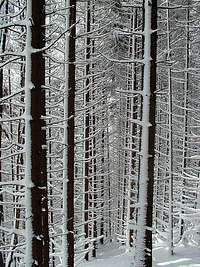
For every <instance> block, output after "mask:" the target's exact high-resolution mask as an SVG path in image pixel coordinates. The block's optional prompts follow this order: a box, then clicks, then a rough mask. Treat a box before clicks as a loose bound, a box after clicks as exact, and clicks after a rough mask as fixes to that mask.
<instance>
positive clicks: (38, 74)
mask: <svg viewBox="0 0 200 267" xmlns="http://www.w3.org/2000/svg"><path fill="white" fill-rule="evenodd" d="M31 11H32V23H31V34H32V40H31V46H32V48H33V49H41V48H43V47H44V46H45V28H44V25H45V0H32V10H31ZM31 82H32V84H33V88H32V89H30V88H29V89H27V88H26V90H30V97H31V99H30V105H31V110H30V113H31V119H30V135H31V151H26V153H27V154H29V153H30V154H31V155H30V157H31V165H32V166H31V180H32V183H33V187H32V188H31V209H32V229H33V234H32V259H33V263H32V266H41V267H47V266H49V233H48V200H47V161H46V130H45V121H44V120H43V118H42V117H44V116H45V91H44V90H43V89H42V86H43V85H44V84H45V59H44V57H43V53H42V52H38V53H32V54H31ZM28 86H30V85H28ZM25 101H28V100H27V99H26V100H25ZM30 234H31V233H30Z"/></svg>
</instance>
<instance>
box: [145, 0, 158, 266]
mask: <svg viewBox="0 0 200 267" xmlns="http://www.w3.org/2000/svg"><path fill="white" fill-rule="evenodd" d="M151 29H152V30H156V29H157V0H152V12H151ZM156 56H157V32H153V33H152V35H151V58H152V61H151V80H150V91H151V97H150V112H149V114H150V115H149V122H150V124H151V125H152V126H151V127H149V155H151V157H149V161H148V177H149V180H148V188H147V192H148V193H147V216H146V225H147V229H146V241H145V242H146V249H147V250H148V252H147V253H146V254H145V266H148V267H150V266H152V223H153V222H152V221H153V185H154V156H155V151H154V149H155V112H156V94H155V91H156Z"/></svg>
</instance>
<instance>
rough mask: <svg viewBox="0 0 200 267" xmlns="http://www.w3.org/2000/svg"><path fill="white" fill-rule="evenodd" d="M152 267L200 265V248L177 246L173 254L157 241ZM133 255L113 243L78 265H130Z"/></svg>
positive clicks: (199, 266)
mask: <svg viewBox="0 0 200 267" xmlns="http://www.w3.org/2000/svg"><path fill="white" fill-rule="evenodd" d="M153 259H154V261H153V267H200V248H196V247H184V246H182V245H181V246H178V247H176V248H175V252H174V255H173V256H170V255H169V251H168V249H167V248H166V245H165V244H164V243H157V244H156V245H155V247H154V250H153ZM132 262H133V255H131V253H127V252H126V251H125V247H124V246H119V244H116V243H113V244H112V245H109V246H105V247H102V248H101V249H99V250H98V254H97V258H96V259H95V260H91V261H90V262H87V263H82V264H81V265H80V267H132V266H134V265H133V264H132Z"/></svg>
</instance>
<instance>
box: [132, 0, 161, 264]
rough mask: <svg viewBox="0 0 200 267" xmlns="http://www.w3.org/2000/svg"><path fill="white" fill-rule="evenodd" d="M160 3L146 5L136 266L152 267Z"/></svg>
mask: <svg viewBox="0 0 200 267" xmlns="http://www.w3.org/2000/svg"><path fill="white" fill-rule="evenodd" d="M156 29H157V1H156V0H154V1H152V2H151V3H150V2H149V1H148V0H145V1H144V73H143V101H142V134H141V166H140V168H141V169H140V180H139V211H138V221H137V241H136V257H135V263H136V265H137V266H138V267H139V266H148V267H149V266H152V221H153V220H152V215H153V182H154V144H155V107H156V102H155V100H156V99H155V88H156V41H157V36H156V32H152V31H153V30H156Z"/></svg>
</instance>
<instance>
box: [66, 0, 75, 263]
mask: <svg viewBox="0 0 200 267" xmlns="http://www.w3.org/2000/svg"><path fill="white" fill-rule="evenodd" d="M69 6H70V10H69V27H71V30H70V35H69V48H68V50H69V69H68V70H69V75H68V86H69V88H68V128H67V143H68V146H67V177H68V183H67V229H68V233H67V243H68V248H67V249H68V267H73V266H74V138H75V137H74V135H75V123H74V116H75V64H74V62H75V38H76V26H75V24H76V0H70V1H69Z"/></svg>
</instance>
